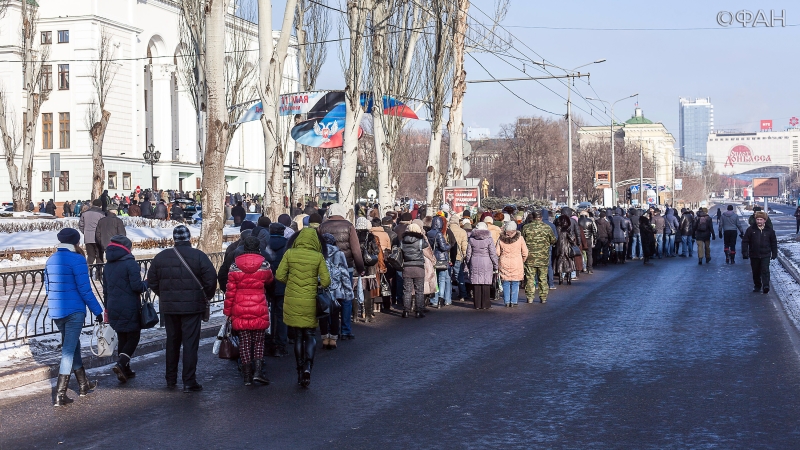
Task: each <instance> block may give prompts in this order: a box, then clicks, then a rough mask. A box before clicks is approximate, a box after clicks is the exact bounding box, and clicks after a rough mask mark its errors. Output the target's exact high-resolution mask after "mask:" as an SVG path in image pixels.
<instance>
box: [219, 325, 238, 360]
mask: <svg viewBox="0 0 800 450" xmlns="http://www.w3.org/2000/svg"><path fill="white" fill-rule="evenodd" d="M231 327H232V325H231V319H230V318H228V320H226V321H225V333H224V335H223V336H222V338H219V337H217V339H220V343H219V358H220V359H239V346H238V345H236V342H235V341H234V340H233V337H232V336H231Z"/></svg>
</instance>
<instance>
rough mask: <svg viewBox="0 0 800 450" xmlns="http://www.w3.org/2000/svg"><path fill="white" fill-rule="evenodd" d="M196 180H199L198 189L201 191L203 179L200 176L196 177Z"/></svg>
mask: <svg viewBox="0 0 800 450" xmlns="http://www.w3.org/2000/svg"><path fill="white" fill-rule="evenodd" d="M196 180H197V190H198V191H199V190H200V189H202V188H203V186H202V184H203V182H202V180H200V178H196Z"/></svg>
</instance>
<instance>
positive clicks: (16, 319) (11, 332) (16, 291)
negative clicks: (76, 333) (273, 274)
mask: <svg viewBox="0 0 800 450" xmlns="http://www.w3.org/2000/svg"><path fill="white" fill-rule="evenodd" d="M208 257H209V258H210V259H211V262H212V263H213V264H214V269H216V270H219V267H220V266H221V265H222V260H223V258H224V257H225V254H224V253H212V254H210V255H208ZM152 261H153V260H152V259H142V260H138V261H137V263H138V264H139V269H140V271H141V274H142V277H143V278H144V277H145V276H146V275H147V270H148V269H150V263H151V262H152ZM103 266H104V264H93V265H91V266H90V267H89V279H90V280H91V283H92V291H93V292H94V294H95V296H96V297H97V299H98V300H100V301H102V298H103V283H102V281H101V280H102V270H103ZM0 281H2V283H3V286H2V293H1V294H0V344H2V343H6V342H9V341H14V340H18V339H27V338H32V337H35V336H42V335H46V334H50V333H57V332H58V328H57V327H56V326H55V324H54V323H53V320H52V319H51V318H50V315H49V313H48V312H49V309H48V307H47V294H46V292H45V288H44V269H34V270H20V271H17V272H6V273H0ZM223 299H224V295H222V291H220V290H219V289H218V290H217V294H216V295H215V296H214V299H213V300H212V303H218V302H221V301H222V300H223ZM154 304H155V307H156V311H158V297H157V296H155V297H154ZM92 322H93V316H92V314H89V313H87V314H86V319H85V321H84V323H83V326H84V327H90V326H92Z"/></svg>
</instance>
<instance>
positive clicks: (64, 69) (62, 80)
mask: <svg viewBox="0 0 800 450" xmlns="http://www.w3.org/2000/svg"><path fill="white" fill-rule="evenodd" d="M58 88H59V89H61V90H67V89H69V64H59V65H58Z"/></svg>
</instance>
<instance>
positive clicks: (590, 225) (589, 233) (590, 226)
mask: <svg viewBox="0 0 800 450" xmlns="http://www.w3.org/2000/svg"><path fill="white" fill-rule="evenodd" d="M578 226H580V227H581V231H582V232H583V237H584V239H585V240H586V248H587V249H591V248H594V243H595V242H597V225H596V224H595V223H594V220H592V219H591V218H590V217H586V216H581V218H580V219H578ZM637 228H638V223H637Z"/></svg>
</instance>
